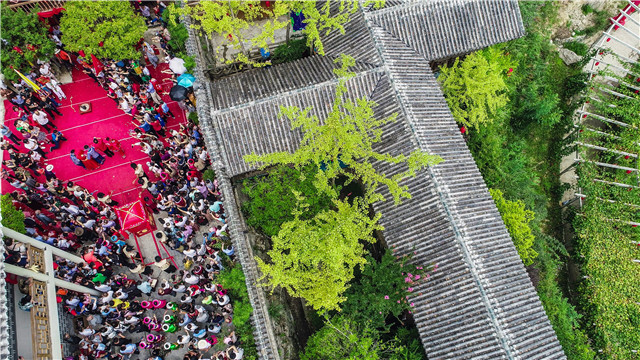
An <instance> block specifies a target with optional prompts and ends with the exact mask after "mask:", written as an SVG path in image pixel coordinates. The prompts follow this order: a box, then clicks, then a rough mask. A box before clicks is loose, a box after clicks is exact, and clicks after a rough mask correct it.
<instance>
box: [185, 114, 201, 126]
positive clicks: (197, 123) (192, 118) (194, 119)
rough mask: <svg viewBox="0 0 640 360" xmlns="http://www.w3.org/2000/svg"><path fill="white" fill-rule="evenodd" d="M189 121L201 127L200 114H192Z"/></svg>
mask: <svg viewBox="0 0 640 360" xmlns="http://www.w3.org/2000/svg"><path fill="white" fill-rule="evenodd" d="M187 118H188V119H189V121H191V122H192V123H194V124H196V125H199V124H200V121H199V120H198V113H197V112H191V113H189V116H188V117H187Z"/></svg>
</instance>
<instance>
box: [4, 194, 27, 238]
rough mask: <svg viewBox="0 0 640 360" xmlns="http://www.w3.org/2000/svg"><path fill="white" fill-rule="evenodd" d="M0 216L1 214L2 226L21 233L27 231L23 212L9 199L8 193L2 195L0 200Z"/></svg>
mask: <svg viewBox="0 0 640 360" xmlns="http://www.w3.org/2000/svg"><path fill="white" fill-rule="evenodd" d="M0 205H1V206H0V216H2V226H6V227H7V228H9V229H11V230H14V231H17V232H19V233H21V234H26V233H27V231H26V229H25V226H24V213H23V212H22V211H20V210H18V209H16V207H15V206H13V202H12V201H11V196H10V195H9V194H4V195H2V198H1V200H0Z"/></svg>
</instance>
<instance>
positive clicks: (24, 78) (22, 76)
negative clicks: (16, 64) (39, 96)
mask: <svg viewBox="0 0 640 360" xmlns="http://www.w3.org/2000/svg"><path fill="white" fill-rule="evenodd" d="M13 71H15V72H17V73H18V75H20V77H21V78H22V80H24V82H26V83H27V84H29V86H31V88H32V89H33V91H36V92H38V91H40V86H38V85H36V83H34V82H33V81H31V80H30V79H29V78H28V77H26V76H24V75H23V74H22V73H21V72H20V71H18V70H16V69H13Z"/></svg>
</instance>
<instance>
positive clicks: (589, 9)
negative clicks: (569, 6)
mask: <svg viewBox="0 0 640 360" xmlns="http://www.w3.org/2000/svg"><path fill="white" fill-rule="evenodd" d="M581 10H582V13H583V14H584V15H589V14H591V13H592V12H594V11H595V9H594V8H593V7H592V6H591V5H589V4H584V5H582V8H581Z"/></svg>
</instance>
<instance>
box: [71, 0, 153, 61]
mask: <svg viewBox="0 0 640 360" xmlns="http://www.w3.org/2000/svg"><path fill="white" fill-rule="evenodd" d="M65 9H66V11H65V12H64V15H63V16H62V19H61V20H60V30H61V31H62V42H63V43H64V44H65V46H66V48H67V49H68V50H70V51H80V50H83V51H84V52H85V54H87V56H88V55H90V54H94V55H95V56H97V57H98V58H109V59H113V60H126V59H137V58H139V57H140V53H139V52H138V51H137V50H136V49H135V45H136V44H137V43H138V41H140V39H141V38H142V36H143V35H144V32H145V31H146V30H147V27H146V25H145V22H144V19H143V18H142V17H140V16H139V15H137V14H135V13H134V11H133V8H132V7H131V5H130V4H129V2H126V1H124V2H123V1H69V2H66V3H65Z"/></svg>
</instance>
